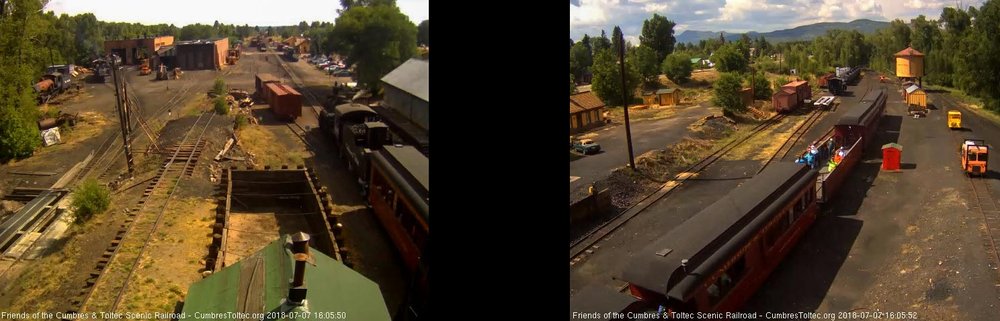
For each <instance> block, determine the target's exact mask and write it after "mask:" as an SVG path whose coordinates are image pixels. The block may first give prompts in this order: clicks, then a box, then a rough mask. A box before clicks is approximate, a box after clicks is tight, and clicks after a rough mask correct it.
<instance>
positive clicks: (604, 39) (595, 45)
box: [590, 30, 611, 54]
mask: <svg viewBox="0 0 1000 321" xmlns="http://www.w3.org/2000/svg"><path fill="white" fill-rule="evenodd" d="M590 48H591V51H592V52H593V53H594V54H597V52H598V51H602V50H606V49H608V48H611V39H608V36H607V35H605V34H604V30H601V36H600V37H594V38H591V39H590Z"/></svg>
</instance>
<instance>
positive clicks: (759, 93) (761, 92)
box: [747, 71, 774, 99]
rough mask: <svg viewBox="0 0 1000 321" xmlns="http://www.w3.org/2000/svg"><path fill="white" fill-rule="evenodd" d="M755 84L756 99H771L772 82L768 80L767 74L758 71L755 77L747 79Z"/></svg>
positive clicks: (754, 93) (754, 94)
mask: <svg viewBox="0 0 1000 321" xmlns="http://www.w3.org/2000/svg"><path fill="white" fill-rule="evenodd" d="M747 80H748V81H750V82H751V83H752V85H753V98H754V99H770V98H771V94H773V93H774V92H773V91H771V82H770V81H768V80H767V76H766V75H764V73H763V72H761V71H758V72H757V73H756V74H755V75H754V77H749V79H747Z"/></svg>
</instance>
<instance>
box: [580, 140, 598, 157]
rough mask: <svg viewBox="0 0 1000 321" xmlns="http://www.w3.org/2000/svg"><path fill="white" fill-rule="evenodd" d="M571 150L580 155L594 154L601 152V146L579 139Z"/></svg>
mask: <svg viewBox="0 0 1000 321" xmlns="http://www.w3.org/2000/svg"><path fill="white" fill-rule="evenodd" d="M573 150H575V151H577V152H578V153H580V154H584V155H587V154H594V153H597V152H600V151H601V145H599V144H597V143H595V142H594V141H593V140H590V139H581V140H579V141H577V142H576V144H574V145H573Z"/></svg>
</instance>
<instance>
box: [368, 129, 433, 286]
mask: <svg viewBox="0 0 1000 321" xmlns="http://www.w3.org/2000/svg"><path fill="white" fill-rule="evenodd" d="M371 162H372V166H371V176H370V177H369V179H370V180H371V182H370V183H369V184H370V185H369V186H370V188H371V190H370V192H369V193H368V203H370V204H371V206H372V211H373V212H375V216H376V217H378V219H379V221H380V222H381V223H382V226H384V227H385V230H386V232H388V234H389V237H390V238H391V239H392V242H393V244H395V245H396V249H397V250H398V251H399V254H400V256H401V257H402V258H403V262H404V263H405V265H406V267H407V269H409V270H410V271H416V270H417V268H418V264H420V257H421V255H422V253H423V252H424V250H425V246H426V244H427V237H428V234H429V231H430V229H429V227H428V219H429V218H430V209H429V207H428V199H429V193H430V186H429V176H428V168H429V167H428V164H429V162H428V159H427V156H424V155H423V154H421V153H420V151H418V150H417V149H416V148H414V147H413V146H393V145H386V146H383V147H382V149H380V150H378V151H376V152H374V153H372V156H371Z"/></svg>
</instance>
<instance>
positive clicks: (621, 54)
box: [618, 33, 635, 170]
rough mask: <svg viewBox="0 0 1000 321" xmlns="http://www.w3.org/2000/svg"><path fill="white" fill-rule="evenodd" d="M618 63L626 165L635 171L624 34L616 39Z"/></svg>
mask: <svg viewBox="0 0 1000 321" xmlns="http://www.w3.org/2000/svg"><path fill="white" fill-rule="evenodd" d="M618 43H619V44H620V46H618V62H619V65H620V68H621V69H620V70H621V76H622V108H623V109H625V140H626V142H627V143H628V165H629V167H631V168H632V169H633V170H634V169H635V157H634V156H633V154H632V127H631V126H630V125H629V121H628V87H627V86H626V85H625V34H624V33H622V34H621V35H619V37H618Z"/></svg>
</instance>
